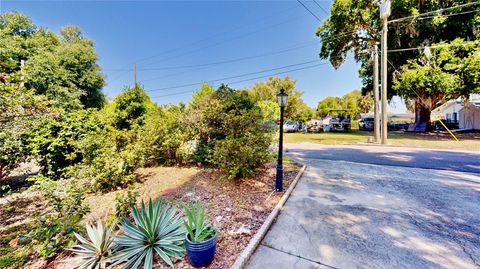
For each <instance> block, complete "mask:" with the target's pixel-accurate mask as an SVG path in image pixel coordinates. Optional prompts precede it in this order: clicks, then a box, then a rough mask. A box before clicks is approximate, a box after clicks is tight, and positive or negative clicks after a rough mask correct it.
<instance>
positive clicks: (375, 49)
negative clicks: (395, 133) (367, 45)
mask: <svg viewBox="0 0 480 269" xmlns="http://www.w3.org/2000/svg"><path fill="white" fill-rule="evenodd" d="M379 90H380V89H379V88H378V46H377V44H376V43H375V46H374V47H373V120H374V122H373V134H374V139H375V143H380V113H379V108H380V107H379V104H378V103H379V94H378V91H379Z"/></svg>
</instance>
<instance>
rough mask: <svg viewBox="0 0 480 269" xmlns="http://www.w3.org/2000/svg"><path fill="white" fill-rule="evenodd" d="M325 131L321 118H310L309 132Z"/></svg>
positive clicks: (308, 123)
mask: <svg viewBox="0 0 480 269" xmlns="http://www.w3.org/2000/svg"><path fill="white" fill-rule="evenodd" d="M322 131H323V123H322V121H321V120H313V119H312V120H309V121H308V122H307V132H308V133H320V132H322Z"/></svg>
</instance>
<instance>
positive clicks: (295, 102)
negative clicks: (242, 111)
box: [248, 77, 308, 120]
mask: <svg viewBox="0 0 480 269" xmlns="http://www.w3.org/2000/svg"><path fill="white" fill-rule="evenodd" d="M295 83H296V81H295V80H292V79H291V78H290V77H285V78H283V79H282V78H279V77H270V78H268V80H267V81H266V82H257V83H255V84H254V85H253V87H252V88H251V89H248V92H249V94H250V96H251V97H252V98H253V100H254V101H256V102H260V101H270V102H272V103H277V94H278V93H279V91H280V89H284V90H285V92H286V93H287V94H288V104H287V107H286V108H285V118H287V119H292V120H300V118H302V117H301V115H302V114H303V113H306V112H307V108H308V106H307V105H306V104H305V102H304V101H303V99H302V95H303V92H301V91H299V90H298V89H297V88H296V86H295Z"/></svg>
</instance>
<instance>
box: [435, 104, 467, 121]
mask: <svg viewBox="0 0 480 269" xmlns="http://www.w3.org/2000/svg"><path fill="white" fill-rule="evenodd" d="M463 103H464V102H463V101H462V100H459V99H457V100H449V101H448V102H446V103H445V104H443V105H441V106H439V107H437V108H435V109H434V110H433V111H432V114H431V118H432V119H433V120H438V119H441V120H442V121H444V122H447V123H458V119H459V118H458V112H459V111H460V110H461V109H462V108H463Z"/></svg>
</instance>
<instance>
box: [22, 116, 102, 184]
mask: <svg viewBox="0 0 480 269" xmlns="http://www.w3.org/2000/svg"><path fill="white" fill-rule="evenodd" d="M102 128H104V125H103V124H102V121H101V118H100V116H99V114H98V112H97V110H96V109H88V110H76V111H72V112H68V113H65V114H64V115H60V116H58V117H51V118H48V119H45V120H44V121H43V122H41V124H39V126H38V128H36V129H34V130H32V131H31V132H30V133H29V135H28V136H29V138H28V140H29V143H28V145H29V148H30V150H31V153H32V154H33V156H34V157H35V159H36V161H37V162H38V164H39V165H40V173H41V174H42V175H45V176H47V177H50V178H53V179H60V178H62V177H64V176H65V172H66V168H68V167H70V166H72V165H75V164H77V163H80V162H81V161H82V159H83V155H82V153H81V151H80V149H79V143H80V142H81V141H82V140H83V139H84V138H85V137H87V136H89V135H94V134H97V133H99V132H100V130H101V129H102Z"/></svg>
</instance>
